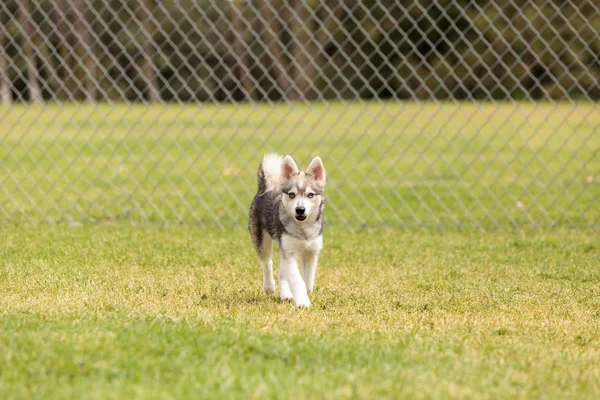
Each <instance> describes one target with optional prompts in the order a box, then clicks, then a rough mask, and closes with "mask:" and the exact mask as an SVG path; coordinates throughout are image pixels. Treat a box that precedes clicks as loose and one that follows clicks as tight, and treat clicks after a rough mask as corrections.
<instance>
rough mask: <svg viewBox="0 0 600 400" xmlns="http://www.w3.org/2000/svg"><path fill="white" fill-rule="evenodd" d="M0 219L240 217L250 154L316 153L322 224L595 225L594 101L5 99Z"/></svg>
mask: <svg viewBox="0 0 600 400" xmlns="http://www.w3.org/2000/svg"><path fill="white" fill-rule="evenodd" d="M0 125H1V126H2V127H3V128H2V129H3V132H2V134H1V135H0V182H1V185H0V213H3V214H4V215H2V214H0V216H3V217H4V218H5V219H9V220H13V221H24V220H25V221H29V220H33V221H40V220H41V221H45V220H50V221H61V222H64V221H67V222H75V223H79V222H82V221H83V222H85V221H89V220H92V221H103V220H111V221H115V220H122V219H126V220H134V221H186V222H189V221H193V222H202V223H205V224H213V225H220V226H224V227H232V226H236V225H238V224H240V223H245V222H244V221H245V218H246V215H247V206H248V203H249V199H250V198H251V196H252V194H253V191H254V190H255V187H256V182H255V174H256V170H257V167H258V164H259V162H260V158H261V157H262V154H263V153H264V152H266V151H273V150H275V151H279V152H281V153H290V154H292V155H293V156H294V157H295V158H296V159H297V160H298V162H299V164H300V165H301V166H302V167H305V166H306V163H308V161H309V160H310V158H311V157H312V156H314V155H317V154H318V155H320V156H321V157H322V158H323V160H324V161H325V166H326V168H327V173H328V200H329V206H328V207H329V208H328V219H329V221H330V222H331V223H333V224H341V223H345V224H349V225H352V226H366V225H368V226H375V225H384V224H386V225H393V226H403V227H409V228H412V227H415V226H428V227H431V226H433V227H460V228H461V229H471V228H473V227H482V226H483V227H492V228H499V227H500V228H505V227H509V228H512V227H515V226H520V227H523V226H530V227H531V226H538V225H539V226H555V225H563V226H571V225H587V226H589V225H593V224H595V223H596V224H597V223H598V220H599V219H600V207H598V206H597V202H598V199H599V198H600V178H599V173H600V157H598V152H599V151H600V135H599V134H598V126H600V108H599V107H598V105H596V104H593V103H577V104H570V103H564V104H550V103H516V104H510V103H507V104H487V103H476V104H473V103H412V102H406V103H403V102H391V103H375V102H374V103H350V104H343V103H335V104H311V105H302V104H295V105H286V104H282V105H252V104H248V105H239V104H238V105H218V106H217V105H211V104H203V105H169V106H162V105H155V106H150V107H147V106H144V105H126V104H123V105H90V104H88V105H52V104H50V105H46V106H43V107H41V106H31V105H27V106H24V105H17V106H14V107H11V108H5V109H3V110H0Z"/></svg>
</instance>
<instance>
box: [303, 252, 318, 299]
mask: <svg viewBox="0 0 600 400" xmlns="http://www.w3.org/2000/svg"><path fill="white" fill-rule="evenodd" d="M318 258H319V253H317V252H313V251H309V252H306V253H304V255H303V256H302V278H303V279H304V283H305V284H306V290H307V291H308V293H309V294H310V293H312V291H313V289H314V287H315V275H316V273H317V260H318Z"/></svg>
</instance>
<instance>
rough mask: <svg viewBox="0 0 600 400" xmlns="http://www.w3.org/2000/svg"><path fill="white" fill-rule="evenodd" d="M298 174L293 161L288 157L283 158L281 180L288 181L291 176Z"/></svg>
mask: <svg viewBox="0 0 600 400" xmlns="http://www.w3.org/2000/svg"><path fill="white" fill-rule="evenodd" d="M297 173H298V166H297V165H296V162H295V161H294V159H293V158H292V157H290V156H285V158H284V159H283V161H282V163H281V179H283V180H288V179H290V178H291V176H292V175H294V174H297Z"/></svg>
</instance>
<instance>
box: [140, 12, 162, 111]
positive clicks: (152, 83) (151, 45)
mask: <svg viewBox="0 0 600 400" xmlns="http://www.w3.org/2000/svg"><path fill="white" fill-rule="evenodd" d="M140 8H141V10H142V15H141V18H142V21H143V22H142V29H143V35H144V38H143V40H144V46H143V51H142V52H143V57H144V66H143V67H142V69H143V71H144V79H145V80H146V87H147V89H148V101H149V102H151V103H155V102H157V101H159V100H160V93H159V91H158V87H157V86H156V63H155V59H154V58H155V54H156V48H155V40H154V35H155V33H156V24H155V21H154V10H155V8H156V0H142V2H141V4H140Z"/></svg>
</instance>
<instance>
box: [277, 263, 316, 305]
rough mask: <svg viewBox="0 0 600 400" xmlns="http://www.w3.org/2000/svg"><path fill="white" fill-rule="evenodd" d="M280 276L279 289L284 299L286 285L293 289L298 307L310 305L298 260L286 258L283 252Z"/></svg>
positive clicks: (289, 289)
mask: <svg viewBox="0 0 600 400" xmlns="http://www.w3.org/2000/svg"><path fill="white" fill-rule="evenodd" d="M279 276H280V277H279V289H280V292H281V298H282V299H284V294H285V292H284V289H285V286H287V288H288V289H287V290H288V291H291V294H292V296H293V297H294V301H295V303H296V307H308V306H310V299H309V298H308V293H307V292H306V285H305V284H304V280H303V279H302V275H300V271H299V270H298V261H297V260H296V259H295V258H293V257H289V258H285V257H284V256H283V254H282V257H281V267H280V271H279Z"/></svg>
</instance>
